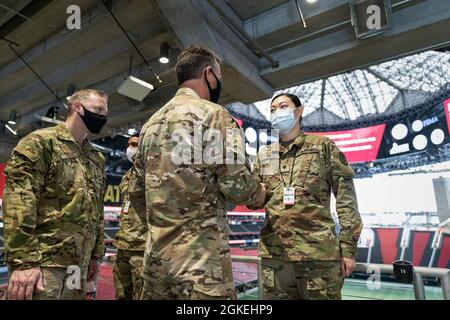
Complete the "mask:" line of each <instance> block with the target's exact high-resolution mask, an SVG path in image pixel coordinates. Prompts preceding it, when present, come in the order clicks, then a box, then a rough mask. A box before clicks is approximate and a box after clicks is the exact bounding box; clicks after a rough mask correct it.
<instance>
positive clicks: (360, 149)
mask: <svg viewBox="0 0 450 320" xmlns="http://www.w3.org/2000/svg"><path fill="white" fill-rule="evenodd" d="M385 128H386V124H379V125H376V126H372V127H367V128H361V129H352V130H343V131H330V132H309V133H308V132H305V133H308V134H316V135H321V136H327V137H328V138H330V139H331V140H333V141H334V142H335V143H336V145H337V146H338V147H339V149H340V150H341V151H342V152H343V153H344V154H345V157H346V158H347V160H348V162H351V163H353V162H368V161H374V160H375V159H376V158H377V155H378V151H379V150H380V144H381V139H382V137H383V134H384V130H385Z"/></svg>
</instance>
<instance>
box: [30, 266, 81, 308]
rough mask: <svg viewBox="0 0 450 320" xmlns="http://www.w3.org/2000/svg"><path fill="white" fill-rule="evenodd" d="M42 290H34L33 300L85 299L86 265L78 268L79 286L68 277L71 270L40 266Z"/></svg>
mask: <svg viewBox="0 0 450 320" xmlns="http://www.w3.org/2000/svg"><path fill="white" fill-rule="evenodd" d="M41 271H42V278H43V283H44V289H45V290H44V291H42V292H38V291H37V290H34V292H33V298H32V299H33V300H85V299H86V277H87V271H88V268H87V267H83V268H81V269H80V276H81V277H80V283H79V285H80V286H79V288H78V289H77V288H76V285H77V284H75V282H74V281H72V280H71V279H70V276H71V274H73V273H72V272H68V270H67V269H65V268H45V267H44V268H41Z"/></svg>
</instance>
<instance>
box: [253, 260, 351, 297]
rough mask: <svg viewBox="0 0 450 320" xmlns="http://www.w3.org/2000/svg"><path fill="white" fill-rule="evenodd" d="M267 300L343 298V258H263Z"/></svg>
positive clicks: (263, 275) (263, 279) (263, 277)
mask: <svg viewBox="0 0 450 320" xmlns="http://www.w3.org/2000/svg"><path fill="white" fill-rule="evenodd" d="M261 265H262V281H263V288H264V299H266V300H341V298H342V297H341V289H342V285H343V284H344V276H343V275H342V272H341V264H340V261H315V262H313V261H306V262H292V261H288V262H286V261H281V260H276V259H262V260H261Z"/></svg>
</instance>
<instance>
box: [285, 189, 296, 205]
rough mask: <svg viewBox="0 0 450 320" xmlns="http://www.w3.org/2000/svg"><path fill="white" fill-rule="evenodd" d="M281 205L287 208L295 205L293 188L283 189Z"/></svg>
mask: <svg viewBox="0 0 450 320" xmlns="http://www.w3.org/2000/svg"><path fill="white" fill-rule="evenodd" d="M283 203H284V204H285V205H288V206H292V205H294V204H295V188H292V187H291V188H284V193H283Z"/></svg>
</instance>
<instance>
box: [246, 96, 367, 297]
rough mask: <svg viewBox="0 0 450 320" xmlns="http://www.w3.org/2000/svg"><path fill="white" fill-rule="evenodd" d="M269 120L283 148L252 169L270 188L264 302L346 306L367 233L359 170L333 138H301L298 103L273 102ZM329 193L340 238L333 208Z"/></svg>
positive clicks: (274, 147) (291, 99)
mask: <svg viewBox="0 0 450 320" xmlns="http://www.w3.org/2000/svg"><path fill="white" fill-rule="evenodd" d="M271 113H272V126H273V127H274V128H275V129H278V130H279V133H280V137H281V139H280V143H274V144H271V145H269V146H267V147H266V148H263V149H261V150H260V152H259V153H258V156H257V160H256V163H255V166H254V173H255V174H256V175H257V176H259V178H260V180H261V181H262V182H264V183H265V184H266V185H267V197H266V203H265V209H266V224H265V226H264V228H263V229H262V231H261V235H260V244H259V251H260V253H259V254H260V257H261V258H262V273H263V283H264V294H265V298H266V299H341V288H342V285H343V281H344V275H345V276H349V275H350V274H351V273H352V271H353V269H354V267H355V255H356V249H357V247H356V246H357V241H358V238H359V234H360V232H361V229H362V222H361V218H360V215H359V213H358V208H357V200H356V194H355V189H354V184H353V176H354V171H353V169H352V168H351V167H350V165H349V164H348V162H347V160H346V158H345V155H344V154H343V153H342V152H340V151H339V149H338V148H337V146H336V145H335V143H334V142H333V141H331V140H330V139H329V138H326V137H323V136H316V135H306V134H304V133H302V131H301V128H300V122H301V115H302V113H303V106H302V105H301V103H300V100H299V99H298V97H297V96H295V95H290V94H281V95H279V96H277V97H275V98H274V99H273V100H272V104H271ZM299 119H300V120H299ZM331 192H333V193H334V195H335V197H336V209H337V214H338V217H339V226H340V233H339V235H336V231H335V223H334V220H333V218H332V216H331V214H330V209H329V208H330V196H331ZM254 208H255V209H256V207H254Z"/></svg>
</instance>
